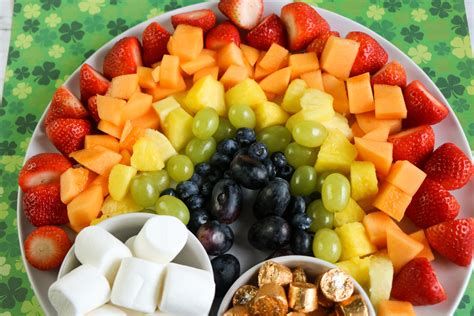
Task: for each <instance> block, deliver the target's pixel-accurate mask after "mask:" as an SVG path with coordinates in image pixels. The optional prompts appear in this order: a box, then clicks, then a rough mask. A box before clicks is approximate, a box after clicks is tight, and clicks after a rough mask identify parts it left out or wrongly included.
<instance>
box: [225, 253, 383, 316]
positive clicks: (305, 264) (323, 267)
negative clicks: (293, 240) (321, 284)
mask: <svg viewBox="0 0 474 316" xmlns="http://www.w3.org/2000/svg"><path fill="white" fill-rule="evenodd" d="M270 260H271V261H275V262H278V263H281V264H283V265H285V266H287V267H289V268H291V269H293V268H296V267H302V268H303V269H304V271H305V272H306V274H307V275H308V277H309V278H312V279H314V278H315V277H316V276H317V275H318V274H321V273H324V272H326V271H327V270H329V269H332V268H335V267H336V266H335V265H333V264H331V263H329V262H327V261H323V260H320V259H317V258H313V257H308V256H283V257H278V258H273V259H270ZM263 263H264V262H261V263H259V264H257V265H255V266H253V267H252V268H250V269H248V270H247V271H246V272H245V273H244V274H242V275H241V276H240V277H239V278H238V279H237V280H236V281H235V282H234V284H232V286H231V287H230V289H229V290H228V291H227V293H226V294H225V296H224V298H223V299H222V302H221V305H220V306H219V311H218V312H217V315H223V314H224V312H225V311H226V310H228V309H229V308H231V307H232V297H233V296H234V293H235V291H237V289H238V288H240V287H241V286H243V285H245V284H257V276H258V270H259V269H260V266H261V265H262V264H263ZM352 281H353V282H354V287H355V290H356V292H358V293H359V294H360V295H361V296H362V299H363V300H364V301H365V304H367V308H368V310H369V316H375V310H374V307H373V305H372V303H371V302H370V299H369V297H368V296H367V293H365V291H364V289H363V288H362V287H361V286H360V285H359V283H357V282H356V281H355V280H352Z"/></svg>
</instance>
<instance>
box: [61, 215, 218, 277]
mask: <svg viewBox="0 0 474 316" xmlns="http://www.w3.org/2000/svg"><path fill="white" fill-rule="evenodd" d="M153 216H158V215H155V214H149V213H130V214H123V215H118V216H114V217H112V218H109V219H107V220H105V221H103V222H100V223H99V224H97V225H98V226H100V227H102V228H104V229H105V230H107V231H108V232H110V233H111V234H112V235H114V236H115V237H117V238H118V239H120V240H121V241H123V242H125V241H126V240H127V239H128V238H130V237H132V236H135V235H136V234H138V232H139V231H140V229H141V228H142V227H143V225H144V224H145V222H146V221H147V220H148V219H150V218H152V217H153ZM173 262H175V263H179V264H183V265H186V266H189V267H193V268H197V269H201V270H205V271H208V272H210V273H211V275H213V273H212V266H211V261H210V260H209V256H208V255H207V253H206V251H205V250H204V248H203V246H202V245H201V243H200V242H199V240H198V239H197V238H196V237H195V236H194V235H193V234H192V233H191V232H190V231H188V240H187V242H186V245H185V246H184V248H183V250H181V252H180V253H179V254H178V256H177V257H176V258H175V259H174V260H173ZM79 265H80V262H79V260H77V258H76V255H75V254H74V245H73V246H72V247H71V249H69V252H68V253H67V255H66V257H65V258H64V261H63V263H62V265H61V268H60V269H59V273H58V279H59V278H61V277H62V276H64V275H65V274H66V273H68V272H70V271H71V270H73V269H74V268H77V267H78V266H79Z"/></svg>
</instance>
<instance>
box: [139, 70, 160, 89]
mask: <svg viewBox="0 0 474 316" xmlns="http://www.w3.org/2000/svg"><path fill="white" fill-rule="evenodd" d="M152 72H153V69H152V68H148V67H142V66H140V67H138V68H137V75H138V85H139V86H140V87H142V88H144V89H153V88H154V87H155V85H156V81H155V80H154V79H153V76H152Z"/></svg>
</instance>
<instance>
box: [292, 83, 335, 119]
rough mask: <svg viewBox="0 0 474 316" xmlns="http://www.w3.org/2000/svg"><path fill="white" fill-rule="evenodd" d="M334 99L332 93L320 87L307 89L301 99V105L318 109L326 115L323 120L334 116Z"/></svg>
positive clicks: (303, 107) (305, 107) (304, 107)
mask: <svg viewBox="0 0 474 316" xmlns="http://www.w3.org/2000/svg"><path fill="white" fill-rule="evenodd" d="M333 101H334V98H333V97H332V95H330V94H328V93H326V92H323V91H321V90H318V89H306V91H305V92H304V94H303V96H302V97H301V99H300V105H301V108H302V109H317V110H318V111H319V112H321V113H322V115H323V116H324V117H325V119H324V120H323V121H326V120H329V119H331V118H332V117H333V116H334V113H335V112H334V108H333V106H332V104H333Z"/></svg>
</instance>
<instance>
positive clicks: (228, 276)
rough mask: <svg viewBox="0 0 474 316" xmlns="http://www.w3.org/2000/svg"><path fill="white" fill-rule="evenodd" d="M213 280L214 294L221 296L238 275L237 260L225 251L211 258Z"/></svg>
mask: <svg viewBox="0 0 474 316" xmlns="http://www.w3.org/2000/svg"><path fill="white" fill-rule="evenodd" d="M211 265H212V271H213V272H214V281H215V282H216V296H217V297H221V296H224V294H225V293H226V292H227V290H228V289H229V288H230V286H231V285H232V284H233V283H234V282H235V280H237V278H238V277H239V275H240V263H239V260H238V259H237V258H236V257H234V256H233V255H231V254H228V253H226V254H225V255H220V256H217V257H215V258H214V259H212V260H211Z"/></svg>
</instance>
